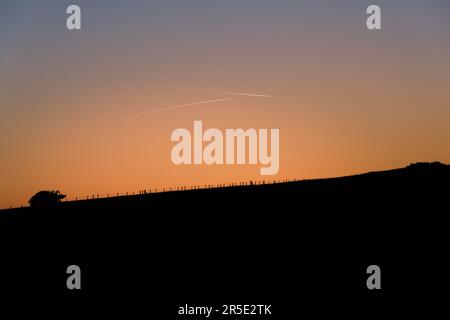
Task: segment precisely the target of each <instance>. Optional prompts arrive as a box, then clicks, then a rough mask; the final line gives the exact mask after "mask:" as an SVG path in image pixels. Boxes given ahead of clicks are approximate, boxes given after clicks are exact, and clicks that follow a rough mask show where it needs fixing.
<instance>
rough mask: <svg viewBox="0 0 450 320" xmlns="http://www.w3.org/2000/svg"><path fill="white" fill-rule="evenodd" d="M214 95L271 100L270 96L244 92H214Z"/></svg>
mask: <svg viewBox="0 0 450 320" xmlns="http://www.w3.org/2000/svg"><path fill="white" fill-rule="evenodd" d="M216 93H220V94H230V95H234V96H246V97H256V98H272V96H269V95H267V94H256V93H245V92H230V91H216Z"/></svg>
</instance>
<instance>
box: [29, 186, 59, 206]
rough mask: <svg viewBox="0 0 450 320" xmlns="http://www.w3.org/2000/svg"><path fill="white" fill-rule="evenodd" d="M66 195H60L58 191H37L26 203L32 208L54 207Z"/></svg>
mask: <svg viewBox="0 0 450 320" xmlns="http://www.w3.org/2000/svg"><path fill="white" fill-rule="evenodd" d="M65 197H66V195H64V194H61V193H60V192H59V191H55V190H53V191H39V192H38V193H36V194H35V195H34V196H33V197H31V199H30V201H28V203H29V204H30V206H32V207H46V206H51V205H54V204H56V203H58V202H60V201H61V200H62V199H64V198H65Z"/></svg>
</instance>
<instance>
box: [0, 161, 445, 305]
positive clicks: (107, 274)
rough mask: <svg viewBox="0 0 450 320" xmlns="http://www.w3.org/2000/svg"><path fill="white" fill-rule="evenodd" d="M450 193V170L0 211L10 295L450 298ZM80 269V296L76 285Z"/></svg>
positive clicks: (0, 267)
mask: <svg viewBox="0 0 450 320" xmlns="http://www.w3.org/2000/svg"><path fill="white" fill-rule="evenodd" d="M449 191H450V166H445V165H440V164H421V165H414V166H410V167H407V168H404V169H398V170H392V171H384V172H377V173H368V174H364V175H359V176H351V177H344V178H336V179H326V180H311V181H301V182H292V183H284V184H275V185H258V186H248V187H233V188H223V189H208V190H194V191H183V192H171V193H160V194H149V195H142V196H132V197H121V198H114V199H100V200H91V201H79V202H68V203H62V204H60V205H59V206H58V207H55V208H52V209H40V210H38V209H30V208H24V209H18V210H6V211H1V212H0V238H1V243H0V246H1V253H0V262H1V263H0V284H1V285H0V296H4V297H23V296H27V297H39V298H40V297H57V298H65V297H66V298H72V297H87V298H89V297H91V298H97V297H98V298H101V297H112V298H114V297H117V298H120V297H143V298H153V299H171V300H176V301H179V302H180V303H181V302H182V303H189V302H192V301H205V300H208V301H216V302H218V301H220V303H226V301H243V300H245V299H247V300H246V301H249V300H248V299H252V300H251V301H259V303H264V301H271V299H298V298H316V297H317V298H323V297H327V298H347V297H349V298H383V297H387V298H391V297H394V298H397V297H398V298H408V297H409V298H414V297H418V298H420V297H449V296H450V294H449V289H448V288H449V285H450V280H449V278H450V277H449V276H448V273H449V272H450V263H449V262H448V256H449V250H448V249H449V243H450V241H449V238H450V236H449V230H448V228H449V225H448V222H447V221H448V218H447V216H448V215H449V195H450V194H449ZM72 264H76V265H79V266H80V267H81V271H82V277H81V278H82V289H81V290H80V291H70V290H68V289H67V287H66V278H67V276H68V275H67V274H66V268H67V266H69V265H72ZM372 264H376V265H379V266H380V268H381V285H382V289H381V290H379V291H369V290H368V289H367V287H366V279H367V277H368V275H367V274H366V268H367V267H368V266H369V265H372ZM239 299H243V300H239Z"/></svg>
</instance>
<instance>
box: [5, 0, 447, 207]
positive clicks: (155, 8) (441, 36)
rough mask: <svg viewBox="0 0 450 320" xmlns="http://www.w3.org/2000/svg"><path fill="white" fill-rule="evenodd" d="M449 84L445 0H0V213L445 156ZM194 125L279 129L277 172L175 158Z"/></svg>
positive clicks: (353, 170) (339, 173)
mask: <svg viewBox="0 0 450 320" xmlns="http://www.w3.org/2000/svg"><path fill="white" fill-rule="evenodd" d="M70 4H77V5H79V6H80V8H81V21H82V22H81V24H82V29H81V30H74V31H69V30H67V28H66V18H67V14H66V8H67V6H69V5H70ZM370 4H377V5H379V6H380V7H381V12H382V30H379V31H370V30H368V29H367V28H366V19H367V14H366V8H367V7H368V6H369V5H370ZM449 88H450V2H448V1H447V0H427V1H425V0H391V1H381V0H377V1H373V0H371V1H364V0H363V1H361V0H352V1H350V0H342V1H331V0H330V1H324V0H315V1H299V0H297V1H294V0H291V1H288V0H277V1H267V0H240V1H235V0H228V1H215V0H208V1H206V0H204V1H191V0H183V1H173V0H166V1H150V0H149V1H137V0H129V1H106V0H95V1H61V0H52V1H51V0H41V1H31V0H28V1H25V0H14V1H10V0H1V1H0V177H1V179H0V208H9V207H10V206H13V207H14V206H20V205H26V204H27V201H28V200H29V198H30V197H31V196H32V195H33V194H34V193H36V192H37V191H40V190H61V192H63V193H65V194H67V196H68V198H69V199H74V198H75V197H78V198H85V197H86V196H87V195H92V194H100V195H106V194H108V193H109V194H116V193H125V192H130V193H131V192H133V191H135V192H137V191H138V190H142V189H150V188H151V189H154V188H159V189H161V188H165V187H166V188H167V187H177V186H190V185H204V184H219V183H230V182H239V181H248V180H266V181H267V180H275V179H276V180H283V179H306V178H321V177H333V176H342V175H349V174H355V173H362V172H366V171H373V170H384V169H389V168H396V167H402V166H406V165H408V164H409V163H412V162H418V161H442V162H446V163H450V148H449V146H450V90H449ZM234 92H237V93H252V94H256V95H261V96H249V95H235V94H230V93H234ZM205 101H214V102H212V103H201V104H197V103H198V102H205ZM179 106H183V107H181V108H178V107H179ZM155 111H158V112H155ZM194 120H201V121H203V126H204V127H205V128H218V129H221V130H225V129H226V128H244V129H247V128H256V129H258V128H267V129H270V128H278V129H279V130H280V160H279V161H280V168H279V171H278V173H277V174H276V175H274V176H270V177H267V176H261V175H260V171H259V166H258V165H257V166H255V165H213V166H208V165H200V166H198V165H197V166H188V165H184V166H183V165H182V166H176V165H174V164H173V163H172V161H171V158H170V154H171V149H172V147H173V146H174V143H173V142H172V141H171V140H170V136H171V133H172V131H173V130H175V129H177V128H187V129H189V130H191V131H192V130H193V122H194Z"/></svg>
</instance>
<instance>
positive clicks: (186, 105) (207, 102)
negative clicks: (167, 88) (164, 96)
mask: <svg viewBox="0 0 450 320" xmlns="http://www.w3.org/2000/svg"><path fill="white" fill-rule="evenodd" d="M228 100H231V98H223V99H216V100H208V101H200V102H193V103H188V104H181V105H178V106H173V107H167V108H161V109H156V110H152V111H148V112H144V113H139V114H136V115H133V116H130V117H128V119H134V118H139V117H143V116H147V115H149V114H153V113H157V112H164V111H169V110H176V109H182V108H187V107H193V106H198V105H201V104H209V103H216V102H222V101H228Z"/></svg>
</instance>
